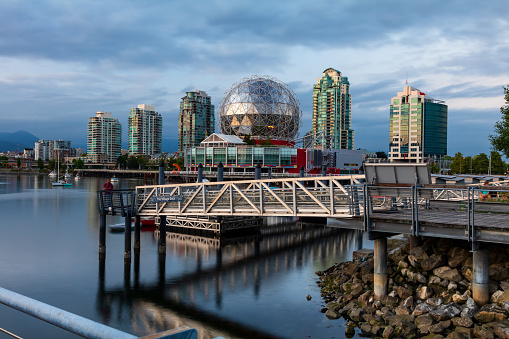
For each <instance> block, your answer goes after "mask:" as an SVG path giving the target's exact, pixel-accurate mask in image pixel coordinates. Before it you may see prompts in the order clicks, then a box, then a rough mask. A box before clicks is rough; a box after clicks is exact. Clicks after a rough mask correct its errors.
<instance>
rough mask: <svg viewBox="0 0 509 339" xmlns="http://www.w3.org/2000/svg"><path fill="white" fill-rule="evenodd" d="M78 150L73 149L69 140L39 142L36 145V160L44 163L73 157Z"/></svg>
mask: <svg viewBox="0 0 509 339" xmlns="http://www.w3.org/2000/svg"><path fill="white" fill-rule="evenodd" d="M75 155H76V150H74V149H73V148H71V142H70V141H69V140H39V141H37V142H35V145H34V159H35V160H38V159H42V160H43V161H48V160H56V159H58V158H60V159H64V158H65V157H72V156H75Z"/></svg>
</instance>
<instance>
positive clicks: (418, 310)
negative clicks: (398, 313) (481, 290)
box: [412, 303, 433, 317]
mask: <svg viewBox="0 0 509 339" xmlns="http://www.w3.org/2000/svg"><path fill="white" fill-rule="evenodd" d="M432 309H433V307H432V306H430V305H428V304H426V303H422V304H419V305H417V306H416V307H415V309H414V311H413V312H412V315H413V316H415V317H417V316H419V315H421V314H425V313H428V312H429V311H431V310H432Z"/></svg>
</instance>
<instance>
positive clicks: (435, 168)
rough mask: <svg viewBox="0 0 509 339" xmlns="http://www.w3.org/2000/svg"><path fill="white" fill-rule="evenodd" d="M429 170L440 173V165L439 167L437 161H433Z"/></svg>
mask: <svg viewBox="0 0 509 339" xmlns="http://www.w3.org/2000/svg"><path fill="white" fill-rule="evenodd" d="M429 170H430V172H431V173H433V174H437V173H440V167H438V165H437V163H436V162H432V163H430V164H429Z"/></svg>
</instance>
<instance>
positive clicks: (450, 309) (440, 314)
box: [429, 303, 461, 321]
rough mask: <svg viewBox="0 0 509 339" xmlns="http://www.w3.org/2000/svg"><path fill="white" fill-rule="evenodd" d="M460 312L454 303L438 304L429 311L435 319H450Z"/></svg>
mask: <svg viewBox="0 0 509 339" xmlns="http://www.w3.org/2000/svg"><path fill="white" fill-rule="evenodd" d="M460 313H461V310H460V309H459V308H458V307H456V305H455V304H454V303H449V304H446V305H440V306H438V307H437V308H435V309H433V310H431V311H430V312H429V314H430V315H431V316H432V317H433V319H434V320H435V321H443V320H450V319H452V318H454V317H457V316H458V315H460Z"/></svg>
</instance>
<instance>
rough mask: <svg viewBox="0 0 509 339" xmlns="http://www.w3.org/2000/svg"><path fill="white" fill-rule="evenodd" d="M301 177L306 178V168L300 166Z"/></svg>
mask: <svg viewBox="0 0 509 339" xmlns="http://www.w3.org/2000/svg"><path fill="white" fill-rule="evenodd" d="M299 177H301V178H304V166H300V172H299Z"/></svg>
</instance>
